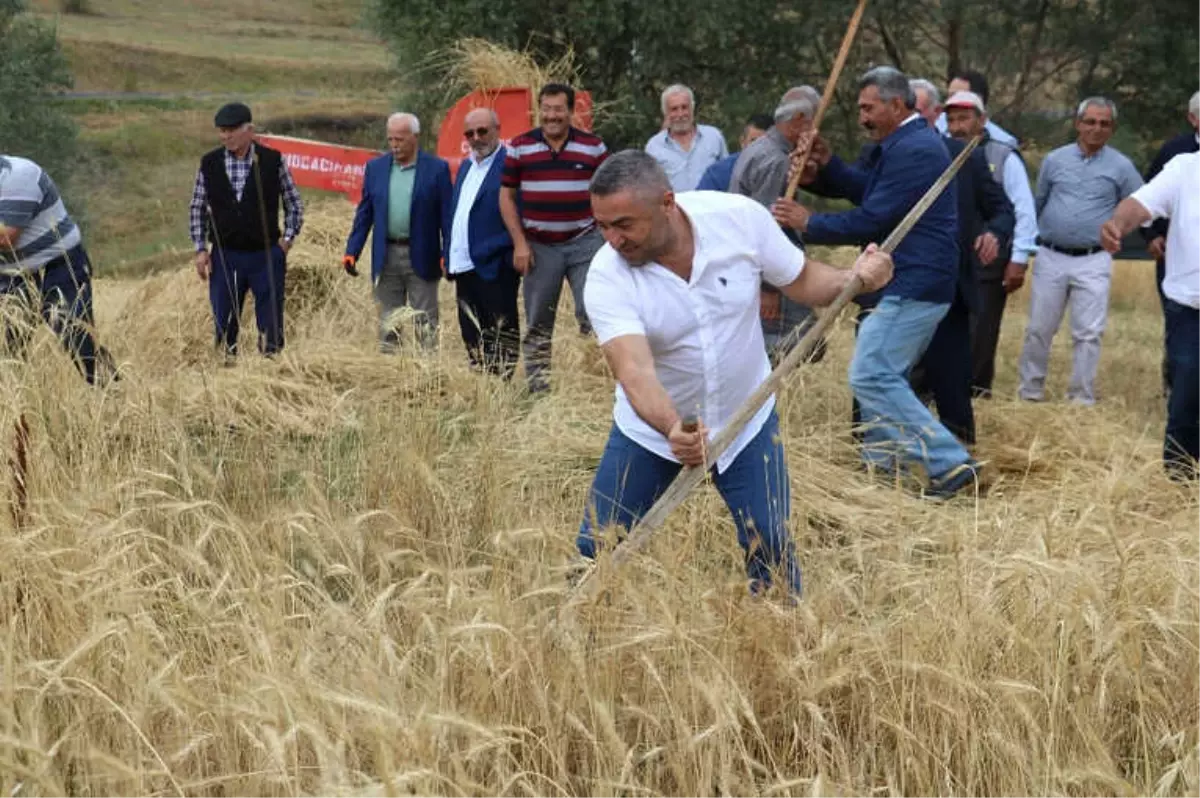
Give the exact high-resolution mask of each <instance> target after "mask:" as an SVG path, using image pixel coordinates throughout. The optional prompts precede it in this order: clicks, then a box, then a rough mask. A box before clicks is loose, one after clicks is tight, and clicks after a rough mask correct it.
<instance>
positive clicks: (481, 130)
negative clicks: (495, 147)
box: [463, 127, 492, 139]
mask: <svg viewBox="0 0 1200 798" xmlns="http://www.w3.org/2000/svg"><path fill="white" fill-rule="evenodd" d="M491 132H492V129H491V128H490V127H477V128H475V129H474V130H467V131H465V132H464V133H463V135H464V136H466V137H467V138H469V139H473V138H476V137H479V138H483V137H484V136H486V135H487V134H488V133H491Z"/></svg>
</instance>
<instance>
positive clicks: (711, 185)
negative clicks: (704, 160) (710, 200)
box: [696, 114, 774, 191]
mask: <svg viewBox="0 0 1200 798" xmlns="http://www.w3.org/2000/svg"><path fill="white" fill-rule="evenodd" d="M773 124H774V122H773V121H772V120H771V117H770V115H769V114H755V115H754V116H752V117H750V119H749V120H748V121H747V122H746V127H745V128H743V129H742V136H741V138H740V139H738V144H739V145H740V149H739V151H738V152H735V153H733V154H732V155H727V156H725V157H724V158H722V159H721V160H719V161H717V162H716V163H715V164H713V165H712V166H710V167H708V168H707V169H705V170H704V175H703V176H701V178H700V183H699V185H697V186H696V190H697V191H728V190H729V183H730V181H731V180H733V167H734V166H736V165H737V159H738V156H739V155H741V154H742V153H741V150H744V149H746V148H747V147H749V146H750V145H751V144H753V143H754V142H756V141H758V140H759V139H760V138H762V137H763V136H765V135H766V134H767V131H768V130H770V129H771V126H772V125H773Z"/></svg>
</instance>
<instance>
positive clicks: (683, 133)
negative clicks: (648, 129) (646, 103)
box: [646, 83, 729, 191]
mask: <svg viewBox="0 0 1200 798" xmlns="http://www.w3.org/2000/svg"><path fill="white" fill-rule="evenodd" d="M662 112H663V129H662V130H660V131H659V132H658V133H655V134H654V135H653V136H652V137H651V138H650V140H649V141H647V142H646V152H648V153H650V154H651V155H653V156H654V160H656V161H658V163H659V165H660V166H661V167H662V168H663V171H665V172H666V173H667V179H668V180H670V181H671V189H672V190H673V191H695V189H696V186H698V185H700V178H702V177H704V172H705V170H707V169H708V167H710V166H712V165H713V164H715V163H716V162H717V161H719V160H721V159H722V158H724V157H725V156H727V155H729V147H728V145H726V143H725V134H724V133H722V132H721V131H719V130H717V129H716V128H715V127H713V126H712V125H698V124H696V96H695V95H694V94H693V93H692V90H691V89H689V88H688V87H687V86H684V85H683V84H682V83H676V84H675V85H673V86H667V88H666V89H664V90H663V93H662Z"/></svg>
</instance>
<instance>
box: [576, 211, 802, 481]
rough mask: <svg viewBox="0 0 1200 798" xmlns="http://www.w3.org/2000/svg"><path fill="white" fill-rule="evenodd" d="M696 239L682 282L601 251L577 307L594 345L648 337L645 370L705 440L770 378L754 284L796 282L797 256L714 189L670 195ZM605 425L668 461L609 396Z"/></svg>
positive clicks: (758, 217)
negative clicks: (701, 428) (705, 433)
mask: <svg viewBox="0 0 1200 798" xmlns="http://www.w3.org/2000/svg"><path fill="white" fill-rule="evenodd" d="M675 199H676V202H677V203H678V204H679V207H680V208H681V209H682V210H683V212H684V213H685V214H686V215H687V217H688V219H689V220H690V222H691V225H692V231H693V234H694V236H695V257H694V259H693V261H692V274H691V279H690V280H688V281H684V280H683V279H682V278H681V277H679V276H678V275H677V274H675V273H674V272H672V271H670V270H669V269H667V268H666V267H664V266H662V265H659V264H657V263H648V264H645V265H642V266H631V265H630V264H629V263H628V262H627V261H626V260H625V259H624V258H623V257H621V255H620V253H618V252H617V251H616V250H615V249H613V248H612V247H611V246H610V245H608V244H605V245H604V246H603V247H601V248H600V250H599V251H598V252H597V253H596V256H595V258H593V260H592V264H591V268H590V270H589V272H588V278H587V286H586V288H585V289H584V303H585V305H586V306H587V309H588V318H589V319H590V320H591V322H592V326H593V328H594V329H595V331H596V335H597V336H598V337H599V339H600V343H601V344H605V343H608V342H609V341H611V340H613V339H614V338H618V337H620V336H623V335H640V336H644V337H645V338H646V339H647V342H648V343H649V345H650V352H651V354H652V355H653V357H654V368H655V372H656V373H657V375H658V379H659V381H660V382H661V383H662V386H663V388H664V389H665V390H666V392H667V394H668V395H669V396H670V397H671V401H672V402H673V403H674V405H675V409H676V411H678V412H679V414H680V415H696V416H697V417H699V418H701V419H703V420H704V424H705V426H707V427H708V429H709V430H710V431H711V434H712V435H713V436H716V435H717V434H719V433H720V431H721V429H722V428H723V427H724V426H725V425H726V424H727V423H729V421H730V419H731V418H732V417H733V415H734V414H735V413H736V412H737V410H738V408H739V407H741V405H742V403H743V402H745V400H746V399H747V398H748V397H749V396H750V394H751V393H753V392H754V390H755V389H756V388H758V386H759V385H760V384H761V383H762V382H763V381H764V380H765V379H766V378H767V377H768V376H769V375H770V373H771V366H770V362H769V361H768V360H767V354H766V347H765V345H764V343H763V335H762V324H761V322H760V321H759V289H760V284H761V283H762V282H767V283H770V284H771V285H774V286H776V287H781V286H785V285H787V284H789V283H791V282H793V281H794V280H796V278H797V277H799V276H800V273H801V271H802V270H803V268H804V253H803V252H802V251H801V250H799V249H798V248H797V247H796V246H795V245H793V244H792V242H791V241H789V240H788V239H787V237H786V236H785V235H784V234H783V232H782V231H781V230H780V229H779V225H778V224H776V222H775V219H774V218H773V217H772V216H771V213H770V211H768V210H767V209H766V208H763V207H762V206H761V205H759V204H758V203H756V202H755V201H754V200H752V199H749V198H747V197H742V196H738V195H734V194H727V193H722V192H716V191H694V192H688V193H683V194H679V195H676V198H675ZM773 407H774V397H772V398H771V399H770V400H769V401H768V402H767V403H766V404H765V405H763V407H762V408H761V409H760V410H759V411H758V413H757V414H756V415H755V416H754V418H753V419H752V420H751V422H750V423H749V424H747V425H746V427H745V428H744V429H743V430H742V432H741V434H739V435H738V437H737V439H736V440H735V441H734V442H733V445H732V446H730V447H729V449H727V450H726V451H725V453H724V454H722V455H721V456H720V458H718V460H717V469H718V470H719V471H721V472H724V471H725V469H726V468H728V467H729V465H730V464H731V463H732V462H733V461H734V459H736V458H737V456H738V454H740V453H741V451H742V449H744V448H745V447H746V445H747V444H748V443H749V442H750V441H751V440H752V439H753V438H754V436H755V435H757V434H758V432H759V430H761V429H762V425H763V424H764V423H765V422H766V420H767V418H768V417H769V416H770V413H771V410H772V408H773ZM613 419H614V421H615V422H616V425H617V427H618V428H619V429H620V430H621V432H622V433H624V434H625V435H626V436H627V437H629V438H630V439H632V440H633V441H635V442H636V443H638V444H639V445H640V446H642V447H643V448H645V449H647V450H648V451H651V452H653V453H654V454H656V455H658V456H660V457H662V458H664V459H667V460H671V461H676V462H677V460H676V458H675V457H674V455H672V454H671V448H670V446H669V445H668V443H667V439H666V438H665V437H664V436H663V435H662V433H660V432H659V431H658V430H656V429H654V428H653V427H652V426H650V425H649V424H648V423H646V421H644V420H643V419H642V418H641V417H640V416H639V415H638V414H637V411H635V410H634V409H633V406H632V404H630V402H629V399H628V397H627V396H626V394H625V391H624V389H623V388H622V387H621V386H620V385H618V386H617V388H616V402H615V405H614V408H613Z"/></svg>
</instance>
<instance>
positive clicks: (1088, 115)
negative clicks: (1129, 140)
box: [1019, 97, 1142, 405]
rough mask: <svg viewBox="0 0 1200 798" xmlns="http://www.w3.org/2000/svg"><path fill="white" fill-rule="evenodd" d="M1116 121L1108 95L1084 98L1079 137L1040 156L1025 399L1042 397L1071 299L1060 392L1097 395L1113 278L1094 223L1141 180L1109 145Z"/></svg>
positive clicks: (1023, 366)
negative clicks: (1069, 351)
mask: <svg viewBox="0 0 1200 798" xmlns="http://www.w3.org/2000/svg"><path fill="white" fill-rule="evenodd" d="M1116 124H1117V109H1116V106H1115V105H1113V103H1112V101H1111V100H1108V99H1106V98H1104V97H1089V98H1088V99H1086V100H1084V101H1083V102H1081V103H1080V104H1079V108H1078V110H1077V111H1076V113H1075V130H1076V131H1077V133H1078V138H1077V139H1076V141H1075V142H1074V143H1072V144H1068V145H1066V146H1065V147H1059V148H1058V149H1056V150H1054V151H1052V152H1051V153H1050V154H1049V155H1047V156H1046V158H1045V160H1043V161H1042V168H1041V170H1040V171H1039V172H1038V180H1037V191H1036V193H1035V198H1034V203H1035V205H1036V208H1037V216H1038V252H1037V260H1036V261H1035V264H1034V267H1033V285H1032V288H1031V296H1030V305H1029V325H1028V326H1027V327H1026V328H1025V345H1024V348H1023V349H1022V350H1021V361H1020V366H1019V369H1020V377H1021V386H1020V389H1019V394H1020V397H1021V398H1022V399H1025V400H1027V401H1033V402H1040V401H1042V400H1044V399H1045V382H1046V367H1047V365H1048V363H1049V361H1050V343H1051V341H1053V340H1054V334H1055V333H1056V332H1058V327H1059V325H1060V324H1061V323H1062V317H1063V312H1064V311H1065V310H1066V309H1067V306H1068V305H1070V308H1071V340H1072V342H1073V344H1074V357H1073V360H1072V365H1071V381H1070V384H1069V385H1068V387H1067V398H1068V399H1069V400H1071V401H1073V402H1078V403H1080V404H1085V405H1091V404H1094V403H1095V402H1096V370H1097V367H1098V366H1099V363H1100V339H1101V337H1102V336H1103V335H1104V327H1105V324H1106V322H1107V320H1108V289H1109V284H1110V282H1111V280H1112V256H1111V255H1109V254H1108V253H1107V252H1105V251H1104V248H1103V247H1102V246H1101V245H1100V226H1101V225H1102V224H1103V223H1104V222H1105V221H1107V220H1108V218H1109V217H1110V216H1112V213H1113V211H1114V210H1115V209H1116V207H1117V205H1118V203H1120V202H1121V200H1123V199H1125V198H1126V197H1128V196H1129V195H1130V194H1132V193H1133V192H1134V191H1136V190H1137V189H1138V188H1140V187H1141V185H1142V177H1141V175H1140V174H1138V170H1137V169H1136V168H1135V167H1134V165H1133V163H1132V162H1131V161H1130V160H1129V159H1128V158H1126V157H1125V156H1124V155H1122V154H1121V153H1119V152H1117V151H1116V150H1114V149H1113V148H1112V147H1109V146H1108V140H1109V139H1110V138H1112V134H1113V128H1114V127H1115V126H1116Z"/></svg>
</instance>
